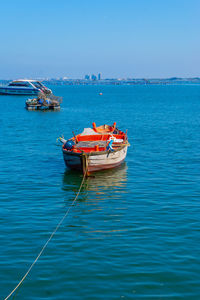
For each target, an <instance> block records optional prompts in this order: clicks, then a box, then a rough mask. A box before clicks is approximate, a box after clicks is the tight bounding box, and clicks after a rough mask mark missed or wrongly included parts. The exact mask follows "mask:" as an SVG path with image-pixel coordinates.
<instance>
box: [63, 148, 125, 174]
mask: <svg viewBox="0 0 200 300" xmlns="http://www.w3.org/2000/svg"><path fill="white" fill-rule="evenodd" d="M126 154H127V146H124V147H122V148H121V149H120V150H117V151H114V152H106V151H105V152H103V153H100V152H99V153H97V152H94V153H92V154H90V155H82V154H78V153H72V152H70V151H67V150H64V149H63V157H64V161H65V164H66V165H67V166H68V167H69V168H71V169H77V170H82V171H83V172H84V171H85V170H87V172H95V171H100V170H105V169H111V168H115V167H117V166H119V165H120V164H121V163H122V162H123V161H124V159H125V158H126Z"/></svg>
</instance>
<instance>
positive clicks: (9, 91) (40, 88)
mask: <svg viewBox="0 0 200 300" xmlns="http://www.w3.org/2000/svg"><path fill="white" fill-rule="evenodd" d="M41 92H42V93H44V94H51V93H52V91H51V90H50V89H48V88H47V87H46V86H44V85H43V84H42V83H41V82H40V81H38V80H29V79H19V80H14V81H12V82H10V83H9V84H8V85H7V86H1V87H0V95H38V94H39V93H41Z"/></svg>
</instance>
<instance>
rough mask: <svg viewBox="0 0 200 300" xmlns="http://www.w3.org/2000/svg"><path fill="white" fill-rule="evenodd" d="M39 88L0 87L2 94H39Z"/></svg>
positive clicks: (0, 93)
mask: <svg viewBox="0 0 200 300" xmlns="http://www.w3.org/2000/svg"><path fill="white" fill-rule="evenodd" d="M39 93H40V90H39V89H31V88H11V87H0V95H38V94H39Z"/></svg>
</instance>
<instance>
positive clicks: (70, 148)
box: [63, 140, 75, 150]
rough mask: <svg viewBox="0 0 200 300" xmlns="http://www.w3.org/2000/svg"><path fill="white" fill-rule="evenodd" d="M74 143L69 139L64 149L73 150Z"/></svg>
mask: <svg viewBox="0 0 200 300" xmlns="http://www.w3.org/2000/svg"><path fill="white" fill-rule="evenodd" d="M74 145H75V143H74V141H73V140H68V141H66V143H65V144H64V147H63V149H66V150H72V148H73V146H74Z"/></svg>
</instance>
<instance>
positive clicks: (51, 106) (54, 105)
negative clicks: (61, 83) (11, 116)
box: [26, 93, 62, 110]
mask: <svg viewBox="0 0 200 300" xmlns="http://www.w3.org/2000/svg"><path fill="white" fill-rule="evenodd" d="M61 102H62V97H57V96H54V95H52V94H51V95H48V96H47V95H45V94H43V93H40V94H39V95H38V97H37V98H33V99H28V100H26V109H27V110H60V103H61Z"/></svg>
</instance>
